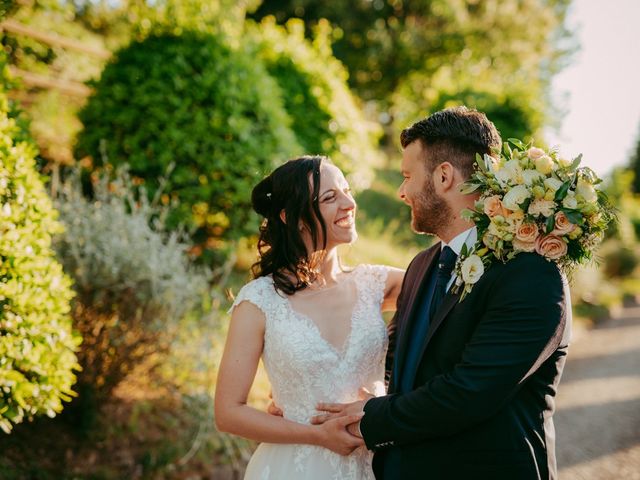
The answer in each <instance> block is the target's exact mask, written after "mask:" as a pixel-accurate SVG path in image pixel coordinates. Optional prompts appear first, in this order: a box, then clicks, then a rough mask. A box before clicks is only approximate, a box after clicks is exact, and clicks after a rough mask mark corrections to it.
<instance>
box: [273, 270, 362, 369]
mask: <svg viewBox="0 0 640 480" xmlns="http://www.w3.org/2000/svg"><path fill="white" fill-rule="evenodd" d="M356 280H357V279H356V278H354V279H353V281H354V285H355V290H356V301H355V302H354V303H353V308H352V310H351V315H350V317H349V324H350V325H349V333H347V335H346V336H345V338H344V340H343V342H342V346H341V347H340V348H339V347H337V346H336V345H334V344H333V343H331V342H330V341H329V340H327V339H326V338H325V337H324V335H322V332H321V331H320V328H319V327H318V324H317V323H316V322H315V321H314V320H313V319H312V318H311V317H310V316H309V315H307V314H305V313H302V312H299V311H298V310H296V309H295V308H293V304H292V303H291V300H290V299H289V296H288V295H285V298H284V299H283V300H284V301H285V302H286V304H287V308H288V309H289V312H290V313H291V315H293V316H294V317H296V318H297V319H299V320H302V321H304V322H305V323H307V324H308V325H309V327H310V328H311V329H312V330H313V331H314V333H315V334H316V336H318V337H319V338H320V340H321V341H322V343H323V344H325V345H326V346H327V347H328V348H329V350H331V351H332V352H333V353H334V354H335V355H336V356H337V357H338V358H341V359H342V358H345V357H346V356H347V353H348V351H349V347H350V344H351V340H352V338H353V334H354V328H355V325H354V323H355V322H354V319H355V317H356V313H357V311H358V308H360V301H361V300H360V297H361V292H360V287H359V285H358V282H357V281H356Z"/></svg>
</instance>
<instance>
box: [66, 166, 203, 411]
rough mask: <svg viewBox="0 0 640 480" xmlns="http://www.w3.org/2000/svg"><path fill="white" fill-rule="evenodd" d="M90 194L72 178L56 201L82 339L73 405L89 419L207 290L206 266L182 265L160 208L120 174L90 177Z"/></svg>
mask: <svg viewBox="0 0 640 480" xmlns="http://www.w3.org/2000/svg"><path fill="white" fill-rule="evenodd" d="M93 192H94V197H93V199H87V198H86V197H85V196H83V194H82V188H81V185H80V182H79V180H78V179H77V176H74V177H71V178H69V179H67V180H66V181H65V183H64V184H63V188H62V189H61V191H60V193H59V194H58V197H57V198H56V200H55V202H56V205H57V207H58V209H59V210H60V214H61V219H62V221H63V222H64V224H65V225H66V227H67V228H66V232H65V234H64V235H63V236H61V237H60V238H59V240H58V241H57V242H56V248H57V250H58V254H59V256H60V258H61V260H62V262H63V264H64V266H65V269H66V271H67V272H69V274H70V275H72V276H73V278H74V280H75V283H76V291H77V301H76V302H75V306H74V309H73V317H74V321H75V326H76V328H77V329H78V330H79V331H80V333H81V334H82V337H83V345H82V348H81V350H80V351H79V353H78V357H79V360H80V363H81V365H82V368H83V371H82V372H81V373H80V374H79V379H78V391H79V393H80V398H79V403H78V405H79V406H80V409H79V410H80V412H82V414H83V415H85V414H86V415H88V416H87V417H84V418H85V419H87V420H89V421H90V420H91V415H92V414H93V413H95V407H96V405H98V404H99V403H100V402H102V401H103V400H105V399H107V398H108V397H109V396H110V395H111V393H112V392H113V389H114V388H115V387H116V386H117V385H118V384H119V383H120V382H121V381H122V380H123V379H124V378H125V377H126V376H127V375H128V374H129V373H130V372H131V371H132V370H133V369H134V368H146V369H152V368H155V367H156V366H157V365H158V364H159V363H160V361H161V360H162V359H163V358H164V354H166V353H167V352H168V350H169V347H170V342H171V339H172V338H173V336H174V335H175V331H176V328H177V326H178V325H179V322H180V320H181V319H182V317H183V316H184V315H185V314H186V313H187V312H188V311H189V310H190V309H191V308H194V306H197V305H198V304H199V303H202V301H203V298H204V295H205V294H206V292H207V289H208V272H207V271H205V270H201V269H194V267H193V266H191V265H190V263H189V259H188V257H187V254H186V250H187V249H188V247H189V245H188V244H186V243H184V242H183V240H182V238H181V235H180V234H179V233H176V232H172V233H170V232H168V231H167V230H166V228H165V219H166V215H165V213H166V208H164V207H159V206H157V205H156V204H154V203H152V202H149V201H148V200H147V196H146V192H145V191H144V189H135V187H134V186H133V185H132V181H131V179H130V177H129V176H128V175H127V174H126V173H123V172H121V173H119V174H118V175H117V176H116V179H115V180H114V181H109V180H108V176H107V175H106V174H105V175H102V176H94V185H93Z"/></svg>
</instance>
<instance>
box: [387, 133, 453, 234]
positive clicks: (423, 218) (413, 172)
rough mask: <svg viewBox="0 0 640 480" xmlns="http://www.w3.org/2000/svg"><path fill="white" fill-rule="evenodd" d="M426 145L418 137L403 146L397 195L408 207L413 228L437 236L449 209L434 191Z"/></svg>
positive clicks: (448, 214)
mask: <svg viewBox="0 0 640 480" xmlns="http://www.w3.org/2000/svg"><path fill="white" fill-rule="evenodd" d="M427 148H428V147H424V146H423V144H422V142H421V141H419V140H416V141H414V142H412V143H410V144H409V145H407V146H406V147H405V149H404V151H403V152H402V166H401V168H402V176H403V177H404V181H403V182H402V185H400V188H399V189H398V195H399V196H400V198H401V199H402V201H404V202H405V203H406V204H407V205H409V206H410V207H411V228H412V229H413V231H415V232H417V233H429V234H433V235H438V234H439V233H440V232H441V230H442V228H443V227H444V226H446V224H447V221H448V218H449V216H450V211H451V208H450V207H449V205H448V204H447V202H446V200H445V199H444V198H443V197H441V196H440V195H438V193H437V192H436V189H435V186H434V183H433V174H432V173H430V172H429V168H428V167H427V155H428V151H427V150H426V149H427Z"/></svg>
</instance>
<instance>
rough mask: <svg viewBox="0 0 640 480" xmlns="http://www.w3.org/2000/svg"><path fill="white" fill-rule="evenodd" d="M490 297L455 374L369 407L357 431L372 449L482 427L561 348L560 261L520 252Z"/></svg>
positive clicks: (373, 401)
mask: <svg viewBox="0 0 640 480" xmlns="http://www.w3.org/2000/svg"><path fill="white" fill-rule="evenodd" d="M521 257H522V258H521ZM489 295H490V298H489V299H488V301H487V307H486V310H484V312H482V313H481V315H482V317H481V319H480V320H479V322H478V324H477V326H476V329H475V331H474V333H473V335H472V336H471V338H470V340H469V342H468V344H467V345H466V347H465V349H464V351H463V353H462V355H461V359H460V362H459V363H458V364H457V365H456V366H455V367H454V368H453V369H452V370H451V371H449V372H446V373H444V374H441V375H439V376H436V377H434V378H432V379H431V380H429V381H428V382H427V383H426V384H424V385H422V386H420V387H419V388H417V389H416V390H413V391H412V392H408V393H405V394H394V395H387V396H384V397H378V398H373V399H371V400H369V401H368V402H367V404H366V405H365V416H364V417H363V419H362V421H361V425H360V428H361V432H362V434H363V437H364V440H365V443H366V444H367V447H368V448H369V449H375V448H379V447H380V446H387V445H402V444H408V443H414V442H419V441H422V440H427V439H432V438H436V437H441V436H450V435H454V434H456V433H457V432H459V431H462V430H465V429H467V428H470V427H472V426H474V425H476V424H478V423H479V422H482V421H483V420H485V419H487V418H489V417H491V416H492V415H494V414H495V413H496V412H497V411H498V410H500V409H501V408H502V407H503V406H504V405H505V404H506V403H507V402H508V401H509V399H510V398H511V397H512V396H513V395H514V394H515V393H516V392H517V391H518V389H519V388H520V387H521V385H522V384H523V382H525V380H526V379H527V378H528V377H529V376H530V375H531V374H533V373H534V372H535V371H536V370H537V369H538V367H539V366H540V365H541V364H542V363H543V362H544V361H545V360H546V359H548V358H549V357H550V356H551V354H552V353H553V352H554V351H555V350H556V349H557V348H558V346H559V345H560V343H561V339H562V334H563V330H564V326H565V323H566V318H567V312H566V309H567V308H570V307H567V302H566V300H567V299H566V298H565V297H566V294H565V290H564V282H563V279H562V276H561V274H560V272H559V270H558V268H557V266H556V265H555V264H552V263H550V262H547V261H546V260H544V259H543V258H542V257H540V256H538V255H536V254H520V255H519V256H518V257H516V259H514V260H512V261H511V262H509V263H507V264H506V265H505V268H504V270H503V272H501V275H500V276H499V277H498V278H497V279H496V281H495V283H494V284H493V285H492V286H491V290H490V294H489Z"/></svg>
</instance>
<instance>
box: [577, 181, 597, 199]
mask: <svg viewBox="0 0 640 480" xmlns="http://www.w3.org/2000/svg"><path fill="white" fill-rule="evenodd" d="M576 193H577V194H578V195H580V196H581V197H582V198H584V201H585V202H587V203H595V202H596V201H597V200H598V194H597V193H596V189H595V188H593V185H591V184H590V183H588V182H585V181H584V180H578V185H577V186H576Z"/></svg>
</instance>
